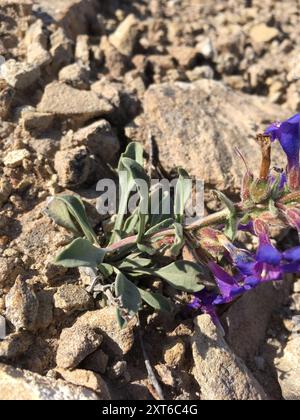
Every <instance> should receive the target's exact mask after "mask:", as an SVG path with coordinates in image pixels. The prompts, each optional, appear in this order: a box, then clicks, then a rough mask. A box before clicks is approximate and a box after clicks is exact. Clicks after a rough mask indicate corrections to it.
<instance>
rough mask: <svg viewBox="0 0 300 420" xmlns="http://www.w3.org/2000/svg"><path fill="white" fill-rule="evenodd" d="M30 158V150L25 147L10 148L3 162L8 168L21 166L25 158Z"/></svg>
mask: <svg viewBox="0 0 300 420" xmlns="http://www.w3.org/2000/svg"><path fill="white" fill-rule="evenodd" d="M29 158H30V152H29V151H28V150H26V149H19V150H12V151H11V152H8V153H7V155H6V156H4V159H3V163H4V165H5V166H7V167H8V168H16V167H18V166H22V164H23V162H24V160H25V159H29Z"/></svg>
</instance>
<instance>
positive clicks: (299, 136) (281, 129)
mask: <svg viewBox="0 0 300 420" xmlns="http://www.w3.org/2000/svg"><path fill="white" fill-rule="evenodd" d="M265 134H266V135H268V136H270V138H271V140H272V141H274V140H279V142H280V144H281V147H282V148H283V150H284V152H285V154H286V156H287V160H288V178H289V186H290V187H291V188H292V189H298V188H299V186H300V169H299V151H300V114H296V115H294V116H293V117H292V118H289V119H288V120H286V121H283V122H282V123H280V122H279V123H274V124H272V125H271V126H270V127H268V128H267V130H266V131H265Z"/></svg>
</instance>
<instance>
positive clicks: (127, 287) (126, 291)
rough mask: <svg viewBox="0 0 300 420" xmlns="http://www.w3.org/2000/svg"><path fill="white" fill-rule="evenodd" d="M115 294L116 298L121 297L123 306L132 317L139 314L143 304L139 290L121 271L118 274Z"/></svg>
mask: <svg viewBox="0 0 300 420" xmlns="http://www.w3.org/2000/svg"><path fill="white" fill-rule="evenodd" d="M115 292H116V296H117V297H120V299H121V302H122V306H123V307H124V308H125V309H127V310H128V312H129V314H130V315H134V314H136V313H138V311H139V309H140V307H141V304H142V298H141V295H140V292H139V289H138V288H137V287H136V286H135V284H133V283H132V282H131V281H130V280H128V279H127V277H125V276H124V274H123V273H121V271H119V272H118V274H117V278H116V281H115Z"/></svg>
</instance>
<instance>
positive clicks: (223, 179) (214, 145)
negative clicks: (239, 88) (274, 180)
mask: <svg viewBox="0 0 300 420" xmlns="http://www.w3.org/2000/svg"><path fill="white" fill-rule="evenodd" d="M144 111H145V113H144V115H143V118H141V117H140V116H139V117H138V118H137V120H138V121H139V123H138V125H139V126H140V130H139V133H136V134H137V139H143V140H144V141H145V142H146V138H147V132H148V130H151V132H152V134H153V135H154V136H155V140H156V143H157V145H158V148H159V158H160V162H161V164H162V165H163V167H164V168H165V169H166V170H168V171H169V170H172V169H173V168H174V166H180V167H183V168H185V169H186V170H187V172H188V173H189V174H190V175H192V176H195V178H196V179H198V180H204V181H205V183H206V185H208V186H210V188H217V189H220V190H226V191H227V192H228V191H231V192H238V191H239V190H240V185H241V179H242V177H243V174H244V172H245V169H244V166H243V164H242V162H241V161H240V159H236V158H235V156H234V153H233V151H234V148H236V147H237V148H238V149H239V150H240V151H241V152H242V153H243V155H244V156H245V158H246V160H249V159H251V160H252V161H253V162H259V161H260V158H261V156H260V153H261V152H260V149H259V147H258V146H257V143H256V140H255V138H256V134H257V133H258V132H262V131H263V130H264V129H265V128H266V126H267V125H268V121H269V122H270V123H271V122H272V121H274V120H283V119H284V118H286V117H288V116H289V113H285V112H283V111H282V109H281V108H280V107H279V106H277V105H274V104H271V103H270V102H268V101H267V100H265V99H263V98H262V97H256V96H254V95H252V96H250V95H246V94H244V93H240V92H235V91H233V90H232V89H230V88H228V87H226V86H225V85H224V84H222V83H220V82H216V81H214V80H206V79H203V80H199V81H197V82H195V83H189V84H188V83H179V82H177V83H169V84H168V83H166V84H162V85H153V86H151V87H150V88H149V89H148V91H147V92H146V94H145V98H144ZM262 119H263V120H262ZM135 131H136V129H135ZM273 164H274V166H278V167H285V165H286V160H285V156H284V153H283V152H282V151H281V150H280V147H279V145H278V144H276V143H274V151H273Z"/></svg>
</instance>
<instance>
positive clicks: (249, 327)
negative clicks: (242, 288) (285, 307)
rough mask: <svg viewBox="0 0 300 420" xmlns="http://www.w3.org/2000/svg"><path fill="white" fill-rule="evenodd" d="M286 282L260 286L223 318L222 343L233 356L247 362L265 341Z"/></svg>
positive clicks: (282, 298) (284, 295) (247, 294)
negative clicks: (226, 344)
mask: <svg viewBox="0 0 300 420" xmlns="http://www.w3.org/2000/svg"><path fill="white" fill-rule="evenodd" d="M289 289H290V283H289V281H287V282H283V283H281V284H280V283H276V284H275V285H274V284H271V283H270V284H264V285H261V286H260V287H258V288H257V289H255V290H252V291H250V292H248V293H246V294H245V295H244V296H242V297H241V298H240V299H239V300H238V301H236V302H235V303H234V304H233V305H232V306H231V307H230V308H229V309H228V311H227V312H226V313H225V314H224V315H223V317H222V321H223V322H224V327H225V330H226V341H227V342H228V344H229V345H230V347H231V348H232V350H233V351H234V352H235V354H236V355H237V356H239V357H240V358H242V359H243V360H244V361H246V362H251V361H252V360H253V359H254V357H255V356H256V355H257V354H258V352H259V349H260V347H261V345H262V344H263V342H264V340H265V338H266V332H267V329H268V325H269V321H270V319H271V315H272V313H273V311H274V310H276V308H279V307H280V305H281V304H283V303H284V300H285V299H286V298H287V296H288V293H289Z"/></svg>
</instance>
